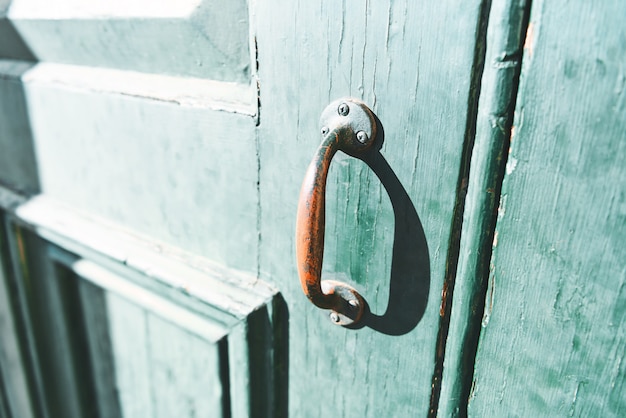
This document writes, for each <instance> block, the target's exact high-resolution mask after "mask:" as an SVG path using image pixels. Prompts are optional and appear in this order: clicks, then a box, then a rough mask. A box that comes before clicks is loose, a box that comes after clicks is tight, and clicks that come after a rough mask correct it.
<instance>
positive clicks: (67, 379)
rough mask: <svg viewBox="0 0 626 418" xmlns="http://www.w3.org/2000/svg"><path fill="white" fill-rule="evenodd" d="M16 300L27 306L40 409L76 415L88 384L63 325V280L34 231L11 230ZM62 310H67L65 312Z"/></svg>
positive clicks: (65, 294)
mask: <svg viewBox="0 0 626 418" xmlns="http://www.w3.org/2000/svg"><path fill="white" fill-rule="evenodd" d="M16 236H17V240H16V246H17V251H18V252H19V262H20V267H21V274H20V275H19V281H20V284H19V285H20V286H21V287H22V290H21V291H22V292H23V294H24V299H23V300H22V303H25V305H26V306H25V307H24V308H25V309H26V310H27V312H28V314H27V318H28V321H29V323H28V325H27V326H29V327H30V328H31V332H32V337H33V339H32V341H29V343H30V344H33V348H34V350H35V353H36V357H37V360H36V364H37V367H38V368H39V370H38V373H40V376H41V385H42V386H41V387H42V389H43V394H44V396H45V403H46V407H45V409H46V412H47V414H49V415H50V416H64V417H68V418H71V417H82V416H84V415H85V414H88V413H89V412H88V411H87V410H86V409H85V408H88V405H86V403H85V401H86V399H88V397H89V394H88V391H89V386H88V385H85V384H83V383H82V382H81V383H80V384H79V382H78V380H77V379H78V378H79V376H81V371H80V370H79V368H81V367H82V366H84V365H83V364H81V361H82V359H80V360H78V361H77V360H76V359H75V355H76V354H77V351H76V346H75V340H74V337H73V335H72V330H71V328H70V327H69V322H68V314H70V313H71V307H69V306H68V305H67V304H66V302H67V301H68V300H69V299H70V298H71V296H70V295H68V291H70V289H68V283H67V281H64V280H62V278H61V277H60V276H59V274H58V273H59V272H58V271H56V270H55V266H54V264H53V262H52V260H51V259H50V258H49V256H48V249H49V247H48V244H47V243H45V242H44V241H43V240H41V238H39V237H38V236H36V235H35V234H34V233H32V232H30V231H27V230H24V229H20V228H16ZM68 308H69V309H70V310H68Z"/></svg>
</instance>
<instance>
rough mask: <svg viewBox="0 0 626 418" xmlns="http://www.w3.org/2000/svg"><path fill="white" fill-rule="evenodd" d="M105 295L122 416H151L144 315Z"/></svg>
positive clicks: (148, 354) (115, 297)
mask: <svg viewBox="0 0 626 418" xmlns="http://www.w3.org/2000/svg"><path fill="white" fill-rule="evenodd" d="M106 298H107V311H108V314H109V324H110V333H111V344H112V351H113V355H114V358H115V378H116V385H117V390H118V394H119V401H120V407H121V411H122V416H124V417H136V416H145V417H154V416H155V411H154V400H153V399H152V385H151V374H150V346H149V340H148V324H147V315H146V313H145V312H144V310H142V309H141V308H139V307H137V306H134V305H133V304H131V303H129V302H128V301H126V300H125V299H122V298H121V297H119V296H117V295H115V294H111V293H107V296H106Z"/></svg>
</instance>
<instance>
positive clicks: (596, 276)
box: [469, 1, 626, 417]
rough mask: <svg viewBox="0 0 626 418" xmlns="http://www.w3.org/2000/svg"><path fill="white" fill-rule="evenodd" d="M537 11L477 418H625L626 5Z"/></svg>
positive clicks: (495, 267)
mask: <svg viewBox="0 0 626 418" xmlns="http://www.w3.org/2000/svg"><path fill="white" fill-rule="evenodd" d="M531 13H532V14H531V21H530V25H529V31H528V35H527V36H528V38H527V40H526V46H525V49H524V59H523V69H522V78H521V85H520V95H519V98H518V103H517V107H516V112H515V125H514V126H515V127H514V135H513V138H512V140H511V149H510V153H509V156H508V162H507V171H506V176H505V179H504V184H503V188H502V201H501V203H500V209H499V219H498V223H497V229H496V239H495V240H494V243H493V245H494V247H493V259H492V267H491V274H490V276H489V289H488V293H487V298H486V302H485V313H484V317H483V330H482V332H481V337H480V344H479V349H478V354H477V358H476V365H475V375H474V390H473V393H472V398H471V399H470V404H469V412H470V414H471V415H473V416H505V415H506V416H602V417H619V416H624V414H625V413H626V387H625V386H624V382H626V377H625V372H626V370H625V366H624V365H625V364H626V362H625V361H624V357H625V355H626V351H625V347H626V336H625V335H624V330H625V329H626V326H625V325H626V324H625V322H624V321H625V318H626V315H625V312H626V299H625V294H626V293H625V290H624V289H626V287H625V286H624V283H625V280H626V270H625V268H624V266H625V264H624V261H625V260H626V250H625V248H626V247H625V246H624V236H626V218H625V214H626V212H625V209H624V208H625V207H626V206H625V202H626V200H625V196H626V194H625V193H624V184H626V165H625V164H624V161H626V142H625V141H624V132H626V105H625V103H626V101H625V100H624V89H623V87H624V69H625V68H626V33H625V32H624V29H623V27H624V25H623V17H624V16H626V7H625V5H624V3H623V2H604V3H602V6H601V7H597V5H595V6H592V5H591V4H590V3H586V2H578V4H576V5H575V4H572V3H571V2H568V3H567V4H566V2H562V1H554V2H547V1H535V2H533V6H532V12H531ZM581 28H584V30H581Z"/></svg>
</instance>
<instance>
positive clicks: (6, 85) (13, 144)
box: [0, 33, 39, 193]
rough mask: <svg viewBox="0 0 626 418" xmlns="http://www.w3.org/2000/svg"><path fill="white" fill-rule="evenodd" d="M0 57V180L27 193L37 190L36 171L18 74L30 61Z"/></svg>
mask: <svg viewBox="0 0 626 418" xmlns="http://www.w3.org/2000/svg"><path fill="white" fill-rule="evenodd" d="M1 35H2V34H1V33H0V36H1ZM0 39H1V37H0ZM1 57H2V56H1V55H0V183H2V184H5V185H8V186H10V187H11V188H13V189H15V190H21V191H23V192H27V193H33V192H37V191H38V190H39V173H38V171H37V162H36V159H35V149H34V144H33V137H32V131H31V128H30V120H29V118H28V109H27V102H26V92H25V91H24V85H23V83H22V75H23V74H24V73H25V72H27V71H28V70H29V69H30V68H31V67H32V66H33V63H31V62H26V61H15V60H8V59H3V58H1Z"/></svg>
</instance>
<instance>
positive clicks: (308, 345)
mask: <svg viewBox="0 0 626 418" xmlns="http://www.w3.org/2000/svg"><path fill="white" fill-rule="evenodd" d="M480 4H481V2H480V1H471V2H452V1H444V2H436V3H433V2H425V1H402V0H401V1H394V2H379V1H370V2H358V3H355V2H337V1H322V2H308V1H278V2H277V1H260V0H259V1H257V2H256V6H257V7H256V10H257V18H256V21H255V22H256V28H257V40H258V47H259V49H258V51H259V78H260V100H261V116H260V126H259V133H258V149H259V164H260V167H259V171H260V174H259V175H260V188H259V193H260V208H259V210H260V212H259V213H260V218H259V222H260V234H261V235H260V254H259V268H260V275H261V277H262V278H267V279H268V280H272V281H274V282H275V283H276V284H277V285H278V287H279V288H280V289H281V292H282V293H283V295H284V297H285V300H286V303H287V305H288V306H289V340H290V343H289V356H290V360H289V368H290V370H289V379H288V380H289V387H290V393H289V412H290V415H294V416H311V417H314V416H343V417H358V416H420V415H421V416H423V415H426V414H427V413H428V410H429V407H430V405H429V402H430V394H431V383H432V379H433V373H434V364H435V363H434V360H435V356H436V341H437V333H438V330H439V319H440V317H439V307H440V302H441V293H442V288H443V282H444V277H445V274H446V273H445V272H446V268H447V267H448V266H447V250H448V248H449V246H450V236H451V232H452V231H451V225H452V218H453V216H454V208H455V203H456V197H457V182H458V180H459V172H460V171H461V170H460V164H461V158H462V150H463V147H464V139H465V130H466V122H467V120H466V119H467V110H468V101H469V96H470V85H471V80H472V78H471V68H472V63H473V58H474V50H475V41H476V26H477V25H476V23H477V19H478V15H479V10H480ZM342 96H353V97H357V98H360V99H363V100H364V101H365V102H366V103H368V104H369V105H371V106H372V107H373V110H374V111H375V112H376V113H377V115H378V116H379V118H380V120H381V121H382V124H383V126H384V128H385V143H384V144H383V147H382V150H381V154H382V156H383V157H384V161H385V162H386V163H387V165H388V168H386V169H385V170H381V171H384V173H385V174H384V175H383V176H382V177H383V179H379V178H378V177H377V176H376V174H374V173H373V172H372V170H371V169H370V167H368V166H367V165H365V164H363V162H361V161H358V160H355V159H352V158H348V157H345V156H342V155H338V156H336V157H335V158H336V159H335V161H334V162H333V163H332V165H331V171H330V174H329V184H328V189H327V208H326V209H327V210H326V221H327V224H326V246H325V254H324V273H323V276H324V278H333V276H334V277H337V278H340V279H342V280H344V281H347V282H349V283H350V284H352V285H354V286H355V287H356V288H357V289H358V290H359V291H360V292H361V293H362V294H363V295H364V296H365V298H366V299H367V301H368V303H369V306H370V308H371V311H372V313H373V316H372V318H371V319H372V322H371V325H373V326H374V327H373V328H372V327H365V328H362V329H359V330H356V331H355V330H346V329H341V328H338V327H336V326H335V325H333V324H331V323H330V322H329V321H328V319H327V317H326V316H327V314H324V313H323V312H320V311H319V310H318V309H317V308H315V307H314V306H312V305H311V304H310V303H309V302H308V300H307V299H306V298H305V297H304V296H303V295H302V291H301V288H300V284H299V283H298V280H297V272H296V268H295V254H294V243H293V236H294V224H295V214H296V204H297V198H298V192H299V188H300V185H301V182H302V179H303V176H304V173H305V170H306V167H307V166H308V164H309V162H310V159H311V157H312V155H313V152H314V150H315V148H316V147H317V146H318V145H319V142H320V134H319V130H320V127H319V126H318V120H319V117H320V114H321V111H322V110H323V109H324V108H325V107H326V105H327V104H328V103H330V102H331V101H332V100H334V99H336V98H338V97H342ZM382 161H383V160H379V168H380V167H382V166H383V162H382ZM392 186H393V187H392ZM386 187H389V188H390V189H392V190H393V191H394V193H392V195H393V196H392V197H391V198H390V197H389V196H388V191H387V190H386ZM403 192H406V196H404V194H403ZM399 196H402V199H399ZM400 200H401V201H402V202H403V204H402V205H397V204H398V203H399V201H400ZM392 203H393V204H392ZM394 205H396V206H401V207H402V208H403V209H404V211H399V213H400V215H399V216H397V218H396V213H394ZM413 213H415V214H416V216H415V217H411V216H408V215H409V214H413ZM407 231H410V232H409V233H407ZM402 249H409V250H410V253H407V252H405V254H407V256H406V258H405V260H411V262H414V263H415V260H418V262H417V263H415V264H417V267H416V268H412V269H411V268H406V264H404V268H403V267H401V265H402V263H401V262H399V260H400V259H401V257H397V258H396V259H395V261H394V253H402ZM415 264H413V266H415ZM391 278H393V279H391ZM391 280H393V283H390V281H391ZM391 289H393V291H392V290H391ZM407 294H410V295H415V298H412V300H411V303H406V304H396V302H397V301H398V299H402V296H403V295H407ZM390 301H391V302H390ZM381 318H382V319H381Z"/></svg>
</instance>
